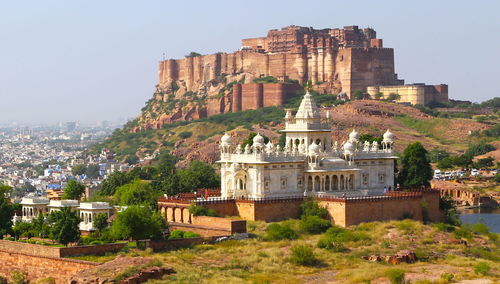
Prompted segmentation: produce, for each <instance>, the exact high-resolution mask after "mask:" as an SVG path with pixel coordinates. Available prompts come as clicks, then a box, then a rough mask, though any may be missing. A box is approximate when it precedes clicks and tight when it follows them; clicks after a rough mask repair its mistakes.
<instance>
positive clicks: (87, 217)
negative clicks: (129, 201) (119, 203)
mask: <svg viewBox="0 0 500 284" xmlns="http://www.w3.org/2000/svg"><path fill="white" fill-rule="evenodd" d="M111 209H113V208H112V207H110V206H109V203H107V202H82V203H80V207H78V210H79V211H80V219H81V220H82V221H81V222H80V231H88V232H90V231H95V227H94V219H95V216H97V214H101V213H104V214H106V215H107V216H108V218H109V213H110V210H111Z"/></svg>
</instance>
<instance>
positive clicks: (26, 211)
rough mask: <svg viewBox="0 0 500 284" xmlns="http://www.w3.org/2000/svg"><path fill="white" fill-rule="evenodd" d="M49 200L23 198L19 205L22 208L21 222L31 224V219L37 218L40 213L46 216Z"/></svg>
mask: <svg viewBox="0 0 500 284" xmlns="http://www.w3.org/2000/svg"><path fill="white" fill-rule="evenodd" d="M48 204H49V200H48V199H46V198H40V197H23V198H22V199H21V205H22V206H23V209H22V210H23V212H22V213H23V216H22V218H21V220H23V221H25V222H31V221H32V220H33V219H35V218H37V217H38V215H40V213H43V214H47V213H48V211H49V210H48V207H47V205H48Z"/></svg>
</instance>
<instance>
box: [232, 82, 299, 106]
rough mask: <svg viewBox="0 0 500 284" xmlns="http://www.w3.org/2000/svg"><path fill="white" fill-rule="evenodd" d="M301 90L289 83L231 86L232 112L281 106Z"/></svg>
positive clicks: (297, 85) (296, 85)
mask: <svg viewBox="0 0 500 284" xmlns="http://www.w3.org/2000/svg"><path fill="white" fill-rule="evenodd" d="M301 89H302V87H301V86H300V85H299V84H289V83H265V84H263V83H250V84H235V85H234V86H233V98H232V99H233V105H232V111H233V112H236V111H243V110H249V109H259V108H262V107H269V106H281V105H283V104H285V102H286V100H287V99H288V98H289V97H291V96H293V95H295V94H296V93H297V92H298V91H300V90H301Z"/></svg>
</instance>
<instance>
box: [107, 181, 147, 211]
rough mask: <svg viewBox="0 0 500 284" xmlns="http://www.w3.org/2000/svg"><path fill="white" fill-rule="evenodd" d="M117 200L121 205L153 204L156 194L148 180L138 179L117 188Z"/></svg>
mask: <svg viewBox="0 0 500 284" xmlns="http://www.w3.org/2000/svg"><path fill="white" fill-rule="evenodd" d="M114 197H115V200H116V201H117V203H119V204H120V205H153V204H155V203H156V195H155V194H154V192H153V188H152V187H151V185H150V184H149V183H148V182H145V181H142V180H140V179H136V180H134V181H133V182H131V183H129V184H125V185H122V186H120V187H119V188H117V189H116V192H115V195H114Z"/></svg>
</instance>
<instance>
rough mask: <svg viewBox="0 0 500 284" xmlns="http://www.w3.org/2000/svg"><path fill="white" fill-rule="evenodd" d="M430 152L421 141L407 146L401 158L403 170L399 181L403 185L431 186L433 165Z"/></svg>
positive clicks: (409, 186)
mask: <svg viewBox="0 0 500 284" xmlns="http://www.w3.org/2000/svg"><path fill="white" fill-rule="evenodd" d="M427 154H428V152H427V150H425V148H424V146H422V144H421V143H420V142H415V143H412V144H410V145H408V147H406V149H405V151H404V152H403V156H402V158H401V170H400V172H399V176H398V181H399V184H400V185H401V186H403V187H408V188H411V187H418V186H429V185H430V183H429V181H430V180H431V179H432V167H431V163H430V161H429V158H428V155H427Z"/></svg>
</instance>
